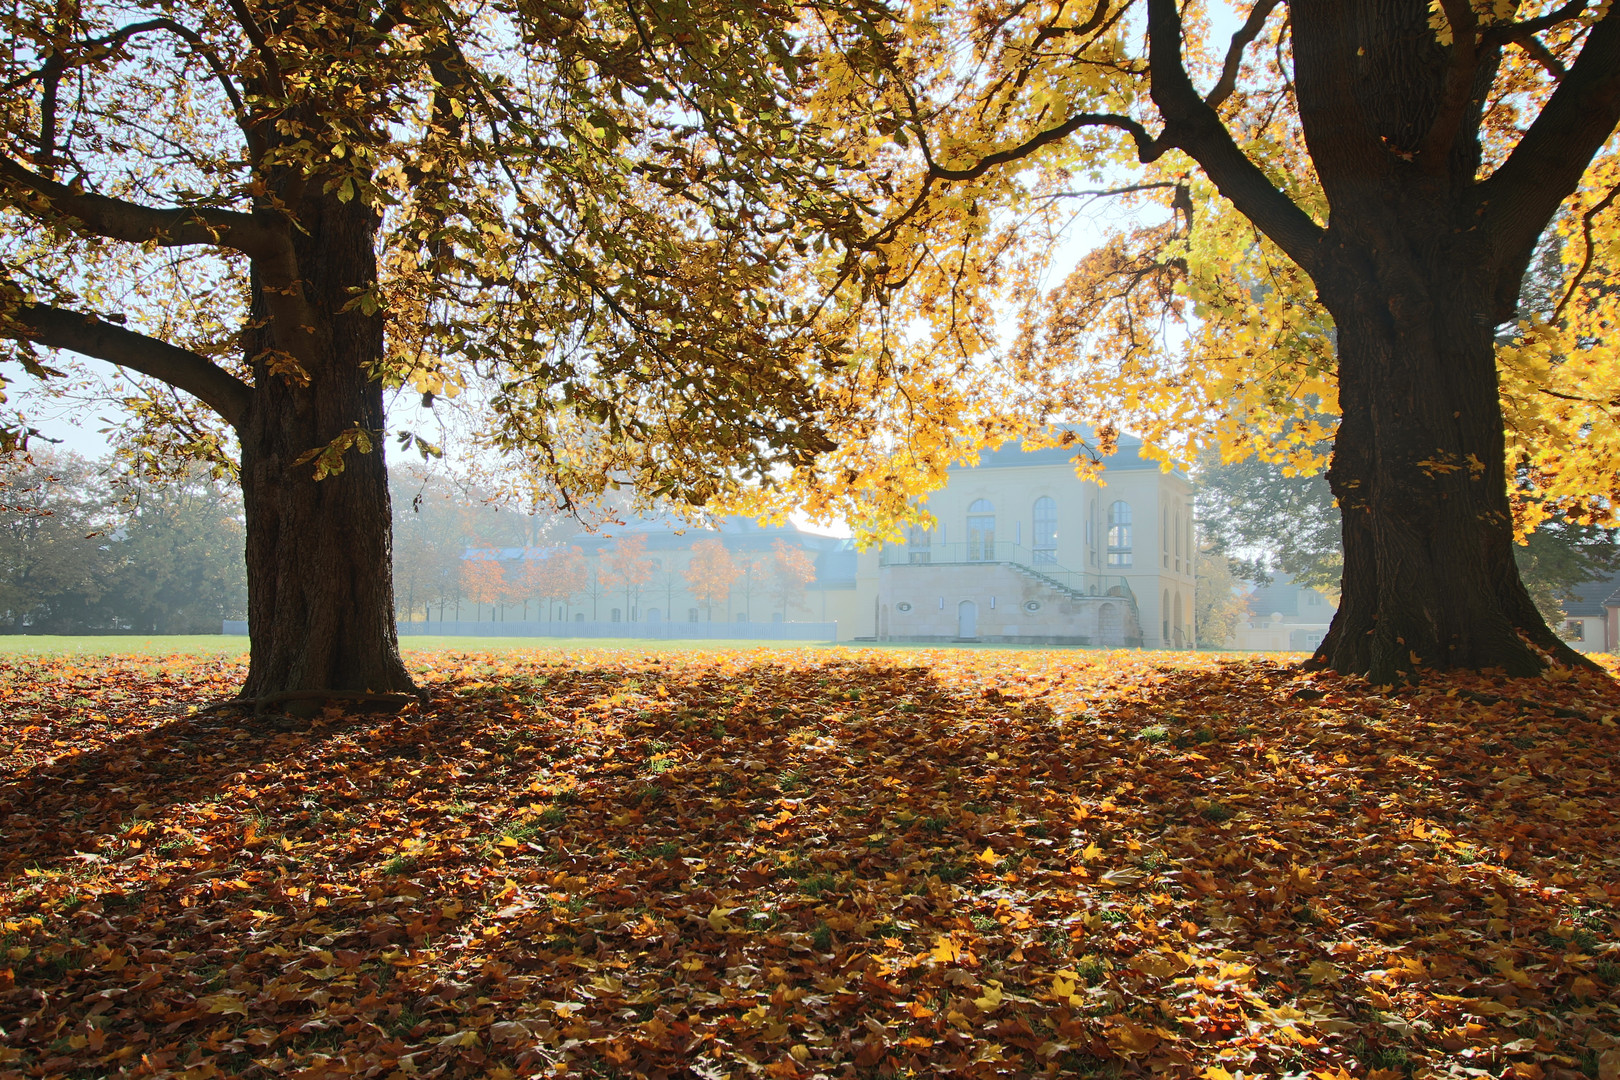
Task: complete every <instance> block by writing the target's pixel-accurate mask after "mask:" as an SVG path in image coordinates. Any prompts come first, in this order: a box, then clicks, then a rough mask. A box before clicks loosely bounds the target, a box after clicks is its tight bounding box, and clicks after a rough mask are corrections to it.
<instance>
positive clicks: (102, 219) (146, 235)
mask: <svg viewBox="0 0 1620 1080" xmlns="http://www.w3.org/2000/svg"><path fill="white" fill-rule="evenodd" d="M0 181H5V182H6V186H9V187H12V188H13V189H14V190H15V189H20V195H21V197H18V195H17V194H13V195H12V196H11V197H10V198H9V199H7V200H6V201H9V202H11V203H13V204H14V205H17V206H18V207H19V208H20V209H23V210H35V211H37V210H39V209H41V208H42V207H41V205H40V204H43V208H44V209H48V210H50V211H53V212H55V213H57V214H61V215H62V216H63V217H66V218H71V219H72V220H74V221H76V222H78V223H79V224H80V225H82V226H83V227H84V228H85V229H86V230H88V231H89V232H92V233H95V234H96V235H98V236H105V237H107V238H108V239H110V240H123V241H127V242H128V243H132V244H145V243H151V242H155V243H157V244H158V245H159V246H161V247H187V246H197V245H206V246H210V247H222V248H229V249H230V250H232V251H239V252H241V253H242V254H244V255H248V256H251V257H254V258H273V257H275V256H276V255H278V254H280V253H281V252H282V251H283V250H284V249H286V248H287V247H288V246H289V245H288V243H287V239H286V236H285V235H284V234H283V233H282V232H280V231H279V230H278V229H275V228H271V227H268V226H266V225H265V223H263V222H261V221H259V220H257V219H256V218H254V217H253V216H252V215H250V214H241V213H237V212H235V211H233V210H219V209H216V208H214V207H188V206H180V207H161V208H160V207H153V206H143V205H141V204H140V203H133V202H127V201H125V200H123V199H114V198H110V197H108V196H106V195H97V194H94V193H93V192H88V191H80V190H78V189H77V188H73V187H69V186H68V185H67V184H60V183H57V182H56V181H55V180H51V179H48V178H47V177H44V176H41V175H40V174H38V173H36V172H34V171H32V170H31V169H28V168H25V167H24V166H23V165H22V164H20V163H19V162H17V161H15V160H13V159H12V158H11V157H10V156H9V155H7V154H3V153H0ZM30 196H32V198H30Z"/></svg>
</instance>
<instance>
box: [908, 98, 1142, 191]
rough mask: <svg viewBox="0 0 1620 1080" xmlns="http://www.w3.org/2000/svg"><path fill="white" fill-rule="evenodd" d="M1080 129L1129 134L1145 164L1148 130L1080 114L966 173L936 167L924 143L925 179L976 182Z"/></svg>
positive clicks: (1123, 119) (1113, 117)
mask: <svg viewBox="0 0 1620 1080" xmlns="http://www.w3.org/2000/svg"><path fill="white" fill-rule="evenodd" d="M1083 127H1112V128H1118V129H1119V130H1121V131H1124V132H1126V133H1128V134H1129V135H1130V136H1131V138H1132V139H1134V140H1135V141H1136V149H1137V152H1138V153H1139V154H1141V155H1144V160H1146V158H1145V155H1147V154H1148V153H1150V152H1151V150H1152V148H1153V145H1154V143H1153V136H1151V135H1149V134H1148V133H1147V128H1145V127H1143V126H1142V125H1141V124H1139V123H1137V122H1136V121H1135V120H1132V119H1131V118H1130V117H1128V116H1121V115H1119V114H1118V113H1079V114H1078V115H1075V116H1071V117H1069V118H1068V119H1067V120H1065V121H1063V123H1061V124H1059V125H1058V126H1057V127H1054V128H1047V129H1046V130H1045V131H1041V132H1037V133H1036V134H1034V135H1032V136H1030V137H1029V138H1028V139H1027V140H1025V141H1024V142H1022V143H1020V144H1019V145H1017V146H1014V147H1012V148H1010V149H1007V150H997V151H996V152H995V153H993V154H986V155H985V156H984V157H982V158H980V159H979V160H978V161H977V162H976V163H975V164H973V165H970V166H968V167H967V168H965V169H949V168H946V167H945V166H943V165H939V164H936V163H935V161H934V156H933V154H932V152H931V151H930V150H929V148H928V143H927V142H926V141H923V142H922V143H921V145H922V151H923V158H924V160H926V161H927V162H928V175H929V176H930V177H931V178H932V179H935V180H977V179H978V178H979V177H981V176H983V175H984V174H985V173H987V172H989V171H990V170H991V169H993V168H995V167H996V166H997V165H1005V164H1007V163H1008V162H1010V161H1021V160H1023V159H1024V158H1027V157H1028V156H1029V155H1031V154H1033V153H1034V152H1035V151H1037V150H1039V149H1040V148H1041V147H1043V146H1045V145H1047V144H1048V143H1054V142H1057V141H1058V140H1059V139H1066V138H1068V137H1069V136H1070V135H1072V134H1074V133H1075V132H1076V131H1079V130H1080V129H1081V128H1083Z"/></svg>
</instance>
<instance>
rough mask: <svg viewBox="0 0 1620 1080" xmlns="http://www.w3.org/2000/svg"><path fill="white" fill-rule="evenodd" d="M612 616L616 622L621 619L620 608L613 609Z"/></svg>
mask: <svg viewBox="0 0 1620 1080" xmlns="http://www.w3.org/2000/svg"><path fill="white" fill-rule="evenodd" d="M611 618H612V619H613V621H614V622H618V621H619V609H618V608H614V609H613V615H612V616H611Z"/></svg>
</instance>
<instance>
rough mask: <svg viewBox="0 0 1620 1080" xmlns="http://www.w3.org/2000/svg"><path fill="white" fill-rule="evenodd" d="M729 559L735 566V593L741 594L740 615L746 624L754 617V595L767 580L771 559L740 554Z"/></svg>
mask: <svg viewBox="0 0 1620 1080" xmlns="http://www.w3.org/2000/svg"><path fill="white" fill-rule="evenodd" d="M731 558H732V561H733V562H734V563H736V566H737V588H736V591H737V592H740V593H741V594H742V611H741V613H740V614H741V615H742V617H743V621H745V622H746V621H747V620H748V619H751V618H753V617H754V594H755V593H756V592H758V591H759V590H760V588H761V587H763V586H764V585H765V584H766V582H767V581H768V580H769V577H770V574H771V557H770V556H768V555H751V554H749V553H747V552H741V553H739V554H736V555H733V556H732V557H731Z"/></svg>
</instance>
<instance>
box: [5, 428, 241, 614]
mask: <svg viewBox="0 0 1620 1080" xmlns="http://www.w3.org/2000/svg"><path fill="white" fill-rule="evenodd" d="M243 533H244V530H243V523H242V500H241V496H240V495H239V494H238V493H237V491H236V489H235V486H234V485H233V484H231V483H230V482H229V481H227V480H224V479H221V478H219V477H216V476H213V475H212V474H210V473H209V472H208V470H207V469H204V468H200V467H199V468H195V469H192V470H189V471H188V472H186V473H185V474H183V475H182V476H179V477H177V478H170V479H166V480H153V479H151V478H150V477H147V476H145V475H143V474H142V473H140V472H139V471H135V470H130V469H126V468H120V467H119V465H118V464H117V463H116V462H113V461H107V462H100V463H97V462H90V461H86V460H84V459H83V458H80V457H77V456H75V455H72V454H43V453H36V454H34V455H32V456H31V457H29V458H23V459H14V460H12V461H8V462H5V463H4V464H3V465H0V632H3V633H35V634H83V633H94V632H109V631H110V632H119V631H137V632H140V633H147V634H199V633H213V634H217V633H219V629H220V621H221V620H222V619H241V618H245V617H246V614H247V576H246V573H245V570H244V567H243V564H242V544H243Z"/></svg>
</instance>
